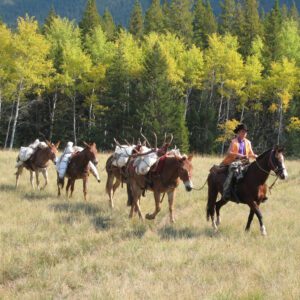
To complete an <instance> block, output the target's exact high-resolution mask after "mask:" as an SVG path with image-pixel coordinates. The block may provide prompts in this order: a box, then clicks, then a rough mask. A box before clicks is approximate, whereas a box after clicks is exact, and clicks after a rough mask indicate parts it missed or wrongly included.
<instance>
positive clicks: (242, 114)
mask: <svg viewBox="0 0 300 300" xmlns="http://www.w3.org/2000/svg"><path fill="white" fill-rule="evenodd" d="M244 112H245V105H244V104H243V108H242V112H241V117H240V123H242V122H243V119H244Z"/></svg>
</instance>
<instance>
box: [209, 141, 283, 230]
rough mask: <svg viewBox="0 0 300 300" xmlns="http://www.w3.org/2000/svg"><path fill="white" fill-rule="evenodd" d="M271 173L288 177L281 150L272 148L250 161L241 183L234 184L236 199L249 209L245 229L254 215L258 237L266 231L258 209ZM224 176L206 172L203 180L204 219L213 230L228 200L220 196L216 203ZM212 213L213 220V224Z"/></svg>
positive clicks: (224, 174) (221, 190)
mask: <svg viewBox="0 0 300 300" xmlns="http://www.w3.org/2000/svg"><path fill="white" fill-rule="evenodd" d="M271 171H274V173H275V174H276V176H277V177H279V178H280V179H282V180H283V179H286V178H287V176H288V174H287V170H286V167H285V165H284V156H283V153H282V149H281V148H279V147H278V146H275V147H274V148H272V149H269V150H267V151H265V152H264V153H263V154H261V155H260V156H259V157H257V158H256V161H254V162H252V163H251V164H250V166H249V168H248V170H247V172H246V174H245V176H244V178H243V179H242V181H241V182H239V183H238V184H237V190H236V191H237V196H238V198H239V200H240V202H241V203H244V204H247V205H248V206H249V207H250V213H249V217H248V222H247V225H246V228H245V230H246V231H248V230H249V229H250V225H251V222H252V220H253V216H254V214H255V215H256V216H257V218H258V220H259V224H260V231H261V234H262V235H266V234H267V232H266V228H265V226H264V224H263V216H262V213H261V211H260V209H259V205H260V203H261V202H262V200H263V199H262V198H263V197H264V195H263V194H264V193H265V190H264V189H265V182H266V180H267V179H268V177H269V175H270V172H271ZM226 175H227V173H225V172H221V173H217V172H210V174H209V175H208V178H207V182H208V201H207V220H208V221H209V218H211V220H212V226H213V228H214V229H215V230H217V228H218V227H217V226H218V225H219V224H220V221H221V219H220V209H221V207H222V206H223V205H225V204H226V203H227V202H228V200H224V199H223V197H222V198H221V199H220V200H219V201H217V202H216V199H217V196H218V193H221V194H222V193H223V183H224V181H225V179H226ZM215 212H216V214H217V221H216V222H215Z"/></svg>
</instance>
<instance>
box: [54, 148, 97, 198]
mask: <svg viewBox="0 0 300 300" xmlns="http://www.w3.org/2000/svg"><path fill="white" fill-rule="evenodd" d="M84 144H85V146H86V147H85V148H84V149H83V150H82V151H81V152H76V153H75V154H74V155H73V156H72V157H71V160H70V162H69V165H68V167H67V171H66V175H65V176H66V177H67V178H68V182H67V186H66V193H67V197H68V196H69V195H68V194H69V189H70V187H71V194H70V197H72V195H73V191H74V185H75V180H76V179H82V180H83V195H84V200H85V201H86V200H87V198H86V195H87V181H88V176H89V170H90V168H89V162H90V161H91V162H92V163H93V164H94V165H97V164H98V160H97V157H96V156H97V153H98V152H97V148H96V144H95V143H92V144H90V145H89V144H87V143H84ZM63 187H64V179H59V177H58V175H57V189H58V196H60V189H61V188H63Z"/></svg>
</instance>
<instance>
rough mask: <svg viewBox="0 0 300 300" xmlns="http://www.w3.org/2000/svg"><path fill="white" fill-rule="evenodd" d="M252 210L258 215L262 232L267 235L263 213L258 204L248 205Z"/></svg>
mask: <svg viewBox="0 0 300 300" xmlns="http://www.w3.org/2000/svg"><path fill="white" fill-rule="evenodd" d="M248 205H249V206H250V208H251V210H253V211H254V213H255V214H256V216H257V218H258V221H259V225H260V232H261V234H262V235H267V231H266V227H265V225H264V223H263V216H262V213H261V211H260V209H259V206H258V205H257V204H256V202H254V201H252V202H251V203H250V204H248Z"/></svg>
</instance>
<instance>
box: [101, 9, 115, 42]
mask: <svg viewBox="0 0 300 300" xmlns="http://www.w3.org/2000/svg"><path fill="white" fill-rule="evenodd" d="M103 30H104V32H105V33H106V36H107V38H108V39H109V40H113V38H114V36H115V34H116V25H115V23H114V20H113V17H112V15H111V13H110V11H109V10H108V9H105V11H104V14H103Z"/></svg>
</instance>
